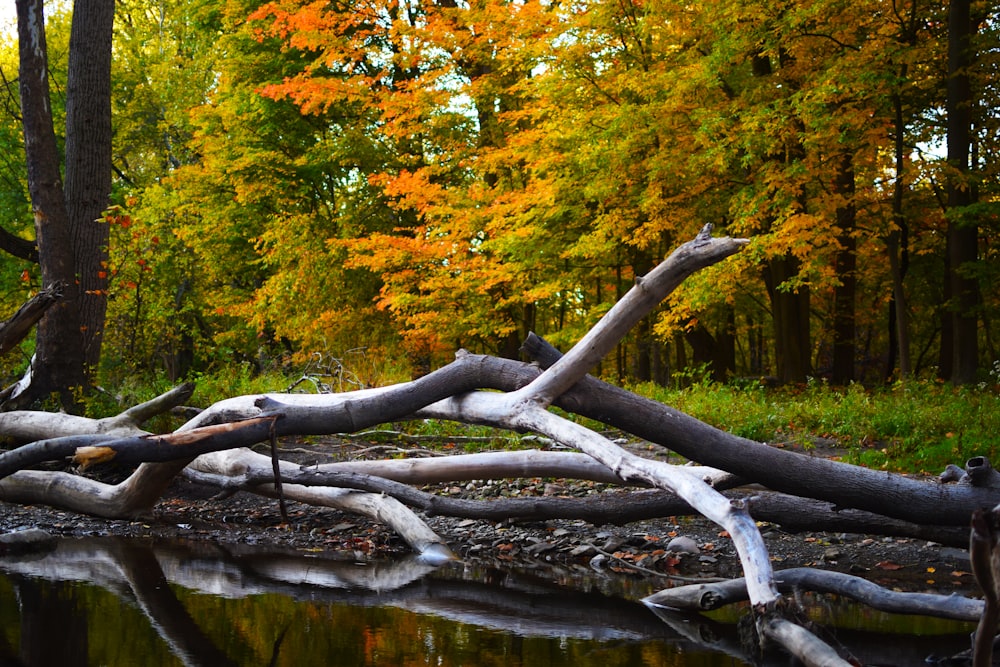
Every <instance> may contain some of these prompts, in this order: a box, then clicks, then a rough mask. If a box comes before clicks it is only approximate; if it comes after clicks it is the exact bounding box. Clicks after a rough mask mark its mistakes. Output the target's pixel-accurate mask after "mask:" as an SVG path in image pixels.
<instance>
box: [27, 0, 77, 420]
mask: <svg viewBox="0 0 1000 667" xmlns="http://www.w3.org/2000/svg"><path fill="white" fill-rule="evenodd" d="M17 17H18V20H17V27H18V46H19V48H18V50H19V54H20V66H19V77H18V81H19V88H20V93H21V115H22V118H23V120H22V122H23V125H24V149H25V154H26V156H27V163H28V165H27V166H28V191H29V193H30V196H31V207H32V210H33V212H34V217H35V238H36V240H37V243H38V256H39V264H40V266H41V273H42V284H44V285H57V284H62V285H64V286H65V287H64V288H63V298H62V299H61V300H60V301H59V303H57V304H56V305H55V306H54V307H53V308H50V309H49V310H48V312H47V313H46V315H45V317H43V318H42V320H41V322H39V325H38V334H37V344H36V348H35V357H34V361H33V364H32V368H30V369H29V371H28V372H29V374H30V383H29V384H28V388H27V390H26V391H23V392H22V393H20V395H15V396H12V397H11V401H10V402H9V403H13V405H15V406H18V405H20V406H23V405H27V404H30V403H32V402H34V401H35V400H37V399H39V398H42V397H45V396H48V395H49V394H51V393H53V392H57V393H58V394H59V402H60V404H61V405H62V406H63V407H64V408H67V409H70V410H73V409H75V407H76V405H77V400H76V396H75V392H76V391H78V390H79V389H80V388H82V387H83V386H85V384H86V375H85V373H84V370H85V368H84V354H83V350H84V346H83V337H82V336H81V334H80V328H81V326H82V323H81V321H80V310H79V308H80V306H79V303H80V287H79V284H78V281H77V279H76V278H77V277H76V265H75V263H74V258H73V239H72V235H71V233H70V226H69V216H68V213H67V210H66V200H65V198H64V194H63V185H62V176H61V174H60V157H59V149H58V146H57V145H56V135H55V129H54V127H53V124H52V109H51V106H50V97H49V78H48V57H47V47H46V43H45V27H44V26H45V18H44V12H43V0H17Z"/></svg>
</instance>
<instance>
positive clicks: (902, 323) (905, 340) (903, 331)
mask: <svg viewBox="0 0 1000 667" xmlns="http://www.w3.org/2000/svg"><path fill="white" fill-rule="evenodd" d="M892 105H893V110H894V115H895V125H896V127H895V132H894V137H893V144H894V151H895V160H896V182H895V184H894V185H893V189H892V221H893V229H891V230H890V231H889V234H888V236H887V237H886V250H887V252H888V255H889V271H890V273H891V274H892V299H891V301H890V302H889V308H890V313H889V340H890V346H889V350H890V354H889V363H888V368H887V369H886V377H887V378H888V377H891V376H892V373H893V370H894V368H895V359H896V358H898V359H899V375H900V377H902V378H908V377H909V376H910V375H911V374H912V373H913V363H912V361H911V356H910V313H909V310H908V307H907V301H906V291H905V290H904V289H903V285H904V281H905V279H906V272H907V271H908V270H909V267H910V241H909V238H910V228H909V224H908V223H907V220H906V215H905V214H904V213H903V197H904V195H905V193H906V182H905V180H904V175H905V172H906V142H905V141H904V131H905V121H904V119H903V100H902V98H901V97H900V96H899V95H898V94H897V95H893V100H892Z"/></svg>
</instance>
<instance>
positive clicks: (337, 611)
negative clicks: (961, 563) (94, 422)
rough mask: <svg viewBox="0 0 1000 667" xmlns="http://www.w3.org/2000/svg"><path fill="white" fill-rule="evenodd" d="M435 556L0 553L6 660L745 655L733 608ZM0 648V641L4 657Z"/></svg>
mask: <svg viewBox="0 0 1000 667" xmlns="http://www.w3.org/2000/svg"><path fill="white" fill-rule="evenodd" d="M434 570H435V569H434V568H433V567H431V566H429V565H427V564H425V563H422V562H421V561H420V560H419V559H417V558H413V557H408V558H404V559H401V560H398V561H393V562H383V563H376V564H367V565H365V566H359V565H357V564H355V563H353V562H350V561H340V560H333V559H331V558H328V557H313V556H309V555H303V554H297V553H284V554H274V553H262V552H261V551H260V550H258V549H252V548H249V547H246V546H239V545H236V546H229V547H226V548H224V547H222V546H219V545H212V544H206V543H195V542H192V543H184V542H170V543H156V544H155V545H154V544H151V543H150V542H147V541H135V540H133V541H130V540H120V539H112V538H99V539H89V540H88V539H84V540H61V541H58V542H57V544H56V547H55V549H54V550H53V551H52V552H50V553H48V554H46V555H44V556H35V557H31V558H15V557H3V558H0V571H3V572H5V573H7V574H8V577H9V581H12V582H13V584H14V586H15V588H16V596H17V599H18V602H19V606H20V611H21V640H20V645H21V658H20V661H17V660H16V659H15V661H14V663H13V664H25V665H51V664H58V665H74V664H87V661H88V654H89V653H93V656H92V657H93V658H94V659H95V660H97V661H98V662H104V663H107V664H125V663H127V664H140V663H141V664H175V661H179V662H180V663H182V664H186V665H213V666H214V665H227V664H257V665H270V664H314V663H316V662H317V660H325V661H327V662H330V664H345V665H347V664H371V665H398V664H404V663H407V664H438V665H444V666H447V665H462V664H488V663H491V661H494V662H498V663H503V664H506V665H511V666H516V665H520V664H523V665H529V664H548V665H567V666H568V665H574V666H579V667H587V666H588V665H594V666H595V667H597V666H598V665H600V666H603V665H606V664H612V663H614V664H633V663H643V661H646V662H648V661H649V660H650V657H651V656H652V660H653V662H655V663H656V664H660V663H663V664H668V663H673V662H676V661H677V660H678V659H679V656H680V655H681V654H683V655H684V664H685V665H695V664H715V663H716V662H717V661H718V660H719V659H721V658H722V655H724V654H728V655H729V656H731V657H735V658H738V659H741V660H744V661H745V662H750V660H749V659H748V658H746V656H745V655H744V654H743V653H742V650H741V649H740V648H739V638H738V636H737V632H736V629H735V628H734V627H733V626H732V625H729V624H725V623H718V622H714V621H710V620H708V619H706V618H703V617H700V616H697V615H690V614H689V615H684V616H677V617H676V618H674V617H671V618H666V619H663V620H666V621H667V622H666V623H664V622H661V620H660V619H658V618H656V616H654V615H653V614H652V613H650V611H649V610H648V609H647V608H646V607H645V606H643V605H641V604H639V603H635V602H631V601H628V600H624V599H621V598H616V597H610V596H606V595H602V594H598V593H584V592H580V591H575V590H572V589H567V588H565V587H559V586H556V585H554V584H551V583H549V582H547V581H543V580H540V579H534V578H532V577H530V576H526V575H519V574H517V573H513V572H509V571H503V572H501V571H499V570H497V571H487V572H485V573H484V572H481V571H474V570H473V568H466V567H463V566H461V565H456V566H455V567H452V568H445V569H443V570H437V571H434ZM432 572H433V574H431V573H432ZM427 575H430V576H427ZM467 577H475V579H474V580H468V579H467ZM76 582H87V583H89V584H92V586H79V585H77V584H76ZM3 589H4V586H3V585H2V579H0V617H3V615H4V614H7V613H8V612H7V611H6V608H7V607H9V605H8V603H7V602H5V601H4V597H6V595H5V594H4V591H3ZM109 593H110V594H111V596H109ZM115 598H117V602H116V600H115ZM121 601H125V602H126V603H127V604H124V605H123V604H121ZM88 622H89V625H88ZM867 634H868V637H867V638H866V637H865V633H860V634H857V633H856V634H854V635H852V640H851V644H850V646H851V648H852V649H853V650H855V654H856V655H864V654H862V653H859V652H860V651H861V650H876V649H880V650H881V652H882V654H883V655H884V652H885V651H886V650H892V651H895V653H894V655H895V656H896V657H897V664H898V659H899V658H900V657H902V656H903V654H901V653H900V651H903V652H904V653H905V654H906V655H908V656H911V657H912V658H913V661H916V660H917V659H919V660H921V661H922V660H923V659H924V658H925V657H926V656H927V654H928V652H930V651H931V650H936V652H937V653H938V654H939V655H940V654H941V653H942V652H943V651H945V650H947V647H948V642H949V641H950V640H955V641H957V642H959V643H958V644H957V646H958V648H957V649H956V650H955V652H957V651H958V650H961V648H964V647H965V646H967V645H968V639H967V634H961V635H959V636H958V637H957V639H956V638H955V636H954V635H952V636H951V637H945V636H938V637H935V638H934V640H935V642H934V648H933V649H928V648H927V645H926V644H921V642H919V641H916V642H914V641H912V639H913V638H912V637H911V638H905V639H904V640H903V641H901V642H891V641H887V640H886V639H885V637H884V636H876V635H874V634H873V633H867ZM5 636H6V637H7V638H8V639H9V638H10V635H5ZM88 638H89V646H88ZM164 644H165V645H166V646H164ZM866 647H867V648H866ZM88 648H89V651H88ZM171 654H172V656H173V657H171ZM699 655H700V656H701V657H702V658H703V659H704V660H703V662H700V663H699V662H698V659H697V658H696V657H695V656H699ZM8 656H9V659H10V658H14V655H13V651H12V650H11V651H8V650H4V647H3V645H2V644H0V657H4V658H6V657H8ZM785 662H787V661H785ZM865 662H870V661H869V660H865ZM764 664H766V663H764Z"/></svg>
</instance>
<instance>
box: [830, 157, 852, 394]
mask: <svg viewBox="0 0 1000 667" xmlns="http://www.w3.org/2000/svg"><path fill="white" fill-rule="evenodd" d="M834 192H835V193H836V194H837V195H838V196H839V197H842V198H843V200H844V203H843V204H841V205H839V206H838V207H837V242H838V243H839V244H840V248H839V249H838V251H837V258H836V261H835V270H836V273H837V280H838V281H839V283H838V284H837V286H836V287H835V288H834V291H833V369H832V372H831V377H830V379H831V381H832V382H833V383H834V384H838V385H846V384H850V383H851V382H854V380H855V375H854V362H855V358H856V357H857V351H856V345H855V340H856V338H857V331H856V324H855V319H856V317H855V302H856V301H857V286H858V276H857V268H858V257H857V246H858V241H857V238H856V236H855V234H856V228H857V212H856V210H855V207H854V158H853V156H852V155H851V154H850V153H847V154H844V155H843V156H841V157H840V164H839V165H838V166H837V174H836V181H835V186H834Z"/></svg>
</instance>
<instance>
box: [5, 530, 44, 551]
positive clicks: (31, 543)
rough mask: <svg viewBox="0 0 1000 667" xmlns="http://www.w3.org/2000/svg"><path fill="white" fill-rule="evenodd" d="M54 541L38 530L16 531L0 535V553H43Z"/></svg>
mask: <svg viewBox="0 0 1000 667" xmlns="http://www.w3.org/2000/svg"><path fill="white" fill-rule="evenodd" d="M55 541H56V539H55V538H54V537H53V536H52V535H50V534H49V533H47V532H45V531H44V530H41V529H40V528H27V529H25V530H16V531H14V532H13V533H4V534H3V535H0V553H25V552H29V551H45V550H47V549H49V548H51V547H52V546H53V545H54V544H55Z"/></svg>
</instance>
